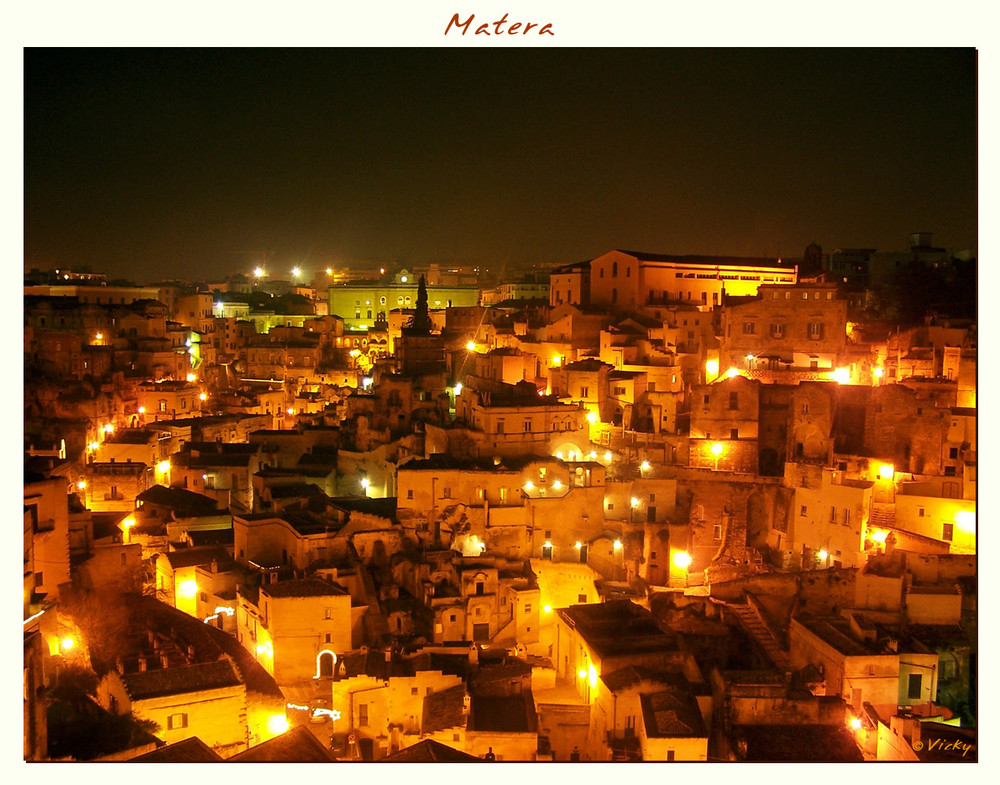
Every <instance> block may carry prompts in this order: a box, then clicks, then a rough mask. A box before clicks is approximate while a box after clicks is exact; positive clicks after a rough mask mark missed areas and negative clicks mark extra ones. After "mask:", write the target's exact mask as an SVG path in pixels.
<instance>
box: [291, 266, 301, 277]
mask: <svg viewBox="0 0 1000 785" xmlns="http://www.w3.org/2000/svg"><path fill="white" fill-rule="evenodd" d="M301 274H302V270H300V269H299V268H298V267H293V268H292V278H298V277H299V276H300V275H301Z"/></svg>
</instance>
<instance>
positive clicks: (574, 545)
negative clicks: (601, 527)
mask: <svg viewBox="0 0 1000 785" xmlns="http://www.w3.org/2000/svg"><path fill="white" fill-rule="evenodd" d="M573 547H574V548H576V549H577V550H580V549H581V548H582V547H583V543H582V542H580V541H579V540H577V541H576V542H574V543H573Z"/></svg>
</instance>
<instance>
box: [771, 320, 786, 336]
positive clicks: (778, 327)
mask: <svg viewBox="0 0 1000 785" xmlns="http://www.w3.org/2000/svg"><path fill="white" fill-rule="evenodd" d="M771 337H772V338H784V337H785V325H783V324H780V323H778V322H775V323H773V324H772V325H771Z"/></svg>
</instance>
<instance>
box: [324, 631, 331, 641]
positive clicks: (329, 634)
mask: <svg viewBox="0 0 1000 785" xmlns="http://www.w3.org/2000/svg"><path fill="white" fill-rule="evenodd" d="M323 643H333V635H332V634H331V633H329V632H327V633H324V635H323Z"/></svg>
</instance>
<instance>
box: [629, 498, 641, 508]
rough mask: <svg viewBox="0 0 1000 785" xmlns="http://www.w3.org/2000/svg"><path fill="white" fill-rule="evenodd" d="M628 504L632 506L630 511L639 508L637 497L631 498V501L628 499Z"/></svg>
mask: <svg viewBox="0 0 1000 785" xmlns="http://www.w3.org/2000/svg"><path fill="white" fill-rule="evenodd" d="M629 504H631V505H632V509H635V508H636V507H638V506H639V497H638V496H633V497H632V498H631V499H629Z"/></svg>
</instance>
